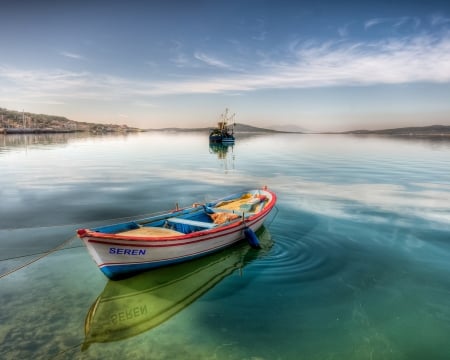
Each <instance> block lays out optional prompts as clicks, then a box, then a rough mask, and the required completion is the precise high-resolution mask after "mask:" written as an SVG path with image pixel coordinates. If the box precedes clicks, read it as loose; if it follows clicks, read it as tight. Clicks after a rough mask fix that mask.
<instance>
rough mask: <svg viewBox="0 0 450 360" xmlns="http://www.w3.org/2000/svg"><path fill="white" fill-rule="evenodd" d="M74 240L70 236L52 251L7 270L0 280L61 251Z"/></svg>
mask: <svg viewBox="0 0 450 360" xmlns="http://www.w3.org/2000/svg"><path fill="white" fill-rule="evenodd" d="M75 238H76V237H75V236H72V237H70V238H69V239H67V240H66V241H64V242H63V243H62V244H59V245H58V246H56V247H54V248H53V249H50V250H49V251H47V252H45V253H43V254H42V255H40V256H38V257H36V258H33V259H31V260H30V261H27V262H26V263H25V264H22V265H20V266H18V267H16V268H13V269H11V270H9V271H7V272H5V273H3V274H0V279H2V278H4V277H6V276H8V275H11V274H12V273H15V272H16V271H19V270H21V269H23V268H25V267H27V266H28V265H31V264H33V263H35V262H36V261H38V260H41V259H42V258H44V257H46V256H48V255H50V254H52V253H54V252H56V251H58V250H59V249H61V248H62V247H64V246H66V245H67V244H69V243H70V242H71V241H72V240H73V239H75ZM5 260H9V259H5Z"/></svg>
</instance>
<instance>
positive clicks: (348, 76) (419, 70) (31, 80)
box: [0, 33, 450, 101]
mask: <svg viewBox="0 0 450 360" xmlns="http://www.w3.org/2000/svg"><path fill="white" fill-rule="evenodd" d="M285 51H286V56H284V57H283V58H282V59H274V58H268V57H267V55H266V57H265V58H264V61H262V62H260V63H252V64H251V65H252V68H251V69H250V70H247V71H246V72H243V71H241V72H239V73H236V72H232V73H230V72H228V73H226V74H223V72H220V73H219V74H216V75H210V73H208V74H203V75H198V74H197V75H196V76H195V77H190V78H188V75H186V76H185V77H184V78H183V79H180V78H178V79H177V80H176V81H174V80H169V79H168V80H166V81H161V80H160V81H152V80H151V79H149V80H144V79H143V80H130V79H126V78H123V77H119V76H113V75H108V74H95V73H90V72H72V71H66V70H51V71H43V70H42V71H34V70H21V69H17V68H14V67H8V66H1V65H0V82H3V83H6V84H8V91H6V88H4V89H3V90H2V89H0V98H1V97H2V96H3V97H11V96H12V95H11V94H14V96H15V97H23V98H28V99H37V98H39V99H42V100H43V101H65V100H64V99H66V98H78V99H93V100H98V101H104V100H111V99H118V98H133V99H134V100H136V101H146V100H145V99H148V98H149V97H151V96H161V95H172V94H195V93H198V94H200V93H227V94H229V93H242V92H245V91H256V90H262V89H280V88H291V89H293V88H308V87H311V88H314V87H329V86H346V85H352V86H355V85H375V84H404V83H415V82H433V83H445V82H450V37H449V36H447V33H446V34H443V35H442V36H440V37H433V36H429V35H419V36H415V37H409V38H398V39H389V40H383V41H376V42H369V43H350V42H344V41H337V42H328V43H316V44H314V43H311V42H309V43H302V42H299V41H297V42H293V43H291V44H289V45H288V46H287V47H286V49H285ZM195 58H196V59H197V60H198V61H202V62H203V63H205V64H208V65H209V66H212V67H216V68H219V69H224V68H226V69H229V68H231V67H232V65H231V64H227V63H225V62H223V61H221V60H219V59H217V58H215V57H213V56H210V55H206V54H205V53H201V52H197V53H196V54H195ZM186 61H187V60H186ZM249 67H250V66H249ZM36 89H39V90H38V91H36Z"/></svg>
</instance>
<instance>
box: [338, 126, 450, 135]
mask: <svg viewBox="0 0 450 360" xmlns="http://www.w3.org/2000/svg"><path fill="white" fill-rule="evenodd" d="M341 134H362V135H364V134H367V135H370V134H377V135H397V136H449V135H450V126H447V125H431V126H417V127H403V128H394V129H384V130H354V131H345V132H342V133H341Z"/></svg>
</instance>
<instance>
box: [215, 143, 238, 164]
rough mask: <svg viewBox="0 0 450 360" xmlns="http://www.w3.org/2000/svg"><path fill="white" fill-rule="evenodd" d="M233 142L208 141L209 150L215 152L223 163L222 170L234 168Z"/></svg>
mask: <svg viewBox="0 0 450 360" xmlns="http://www.w3.org/2000/svg"><path fill="white" fill-rule="evenodd" d="M233 148H234V144H222V143H210V144H209V152H210V153H212V154H216V155H217V158H218V159H219V160H220V161H221V162H222V163H223V167H224V170H232V169H234V153H233Z"/></svg>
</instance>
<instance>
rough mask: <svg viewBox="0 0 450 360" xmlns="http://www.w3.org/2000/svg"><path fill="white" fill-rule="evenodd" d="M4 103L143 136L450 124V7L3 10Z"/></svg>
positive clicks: (156, 4)
mask: <svg viewBox="0 0 450 360" xmlns="http://www.w3.org/2000/svg"><path fill="white" fill-rule="evenodd" d="M0 107H3V108H7V109H10V110H18V111H22V110H24V111H26V112H32V113H42V114H51V115H60V116H65V117H67V118H69V119H72V120H75V121H87V122H97V123H114V124H127V125H129V126H136V127H139V128H143V129H145V128H163V127H173V126H175V127H208V126H209V127H211V126H214V125H215V124H216V122H217V121H218V120H219V117H220V114H221V113H223V112H224V110H225V108H229V110H230V113H235V114H236V115H235V118H234V119H235V121H236V122H238V123H244V124H249V125H254V126H262V127H272V128H283V127H285V126H289V127H291V129H292V127H293V126H296V127H298V128H299V129H303V130H308V131H346V130H356V129H384V128H395V127H403V126H426V125H433V124H442V125H450V1H448V0H446V1H435V0H424V1H413V0H409V1H403V0H398V1H385V0H379V1H363V0H359V1H356V0H354V1H345V0H344V1H335V0H328V1H320V0H315V1H303V0H297V1H294V0H289V1H286V0H267V1H264V0H248V1H246V0H240V1H235V0H209V1H207V0H204V1H203V0H191V1H189V0H184V1H181V0H162V1H160V0H148V1H138V0H129V1H125V0H123V1H117V0H108V1H103V0H90V1H85V0H78V1H75V0H73V1H65V0H43V1H40V0H14V1H8V0H0Z"/></svg>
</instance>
